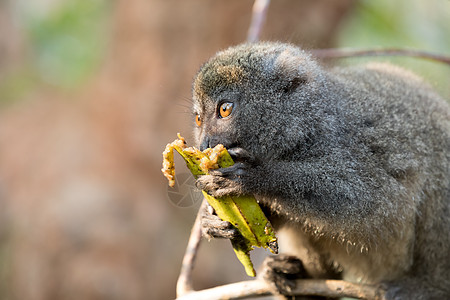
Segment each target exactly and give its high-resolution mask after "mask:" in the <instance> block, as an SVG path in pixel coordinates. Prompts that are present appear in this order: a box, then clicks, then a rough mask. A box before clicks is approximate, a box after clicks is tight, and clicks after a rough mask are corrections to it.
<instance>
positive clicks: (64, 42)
mask: <svg viewBox="0 0 450 300" xmlns="http://www.w3.org/2000/svg"><path fill="white" fill-rule="evenodd" d="M12 3H13V4H12V5H11V13H12V14H14V17H15V19H16V20H17V22H18V23H19V27H20V28H21V29H22V31H23V35H24V38H25V40H26V42H25V43H26V46H27V51H26V55H25V57H23V61H22V62H21V63H20V64H19V65H16V66H14V68H13V69H12V70H9V73H8V74H7V75H6V76H5V77H4V78H2V81H1V82H0V103H3V104H5V103H10V102H14V101H16V100H20V99H21V98H24V96H26V94H27V93H28V92H31V91H32V90H34V89H35V88H36V87H38V86H50V87H57V88H61V89H73V88H76V87H78V86H80V85H81V84H83V83H84V82H85V81H86V80H87V79H88V78H89V76H90V75H92V74H93V72H94V71H95V70H96V69H97V67H98V66H99V65H100V63H101V61H102V56H103V54H104V53H105V50H106V46H107V43H108V40H109V35H108V34H109V31H108V30H109V29H108V27H107V26H108V17H109V14H110V7H111V4H112V2H108V1H106V0H64V1H47V2H43V1H37V2H34V3H33V2H29V1H25V0H17V1H16V2H12Z"/></svg>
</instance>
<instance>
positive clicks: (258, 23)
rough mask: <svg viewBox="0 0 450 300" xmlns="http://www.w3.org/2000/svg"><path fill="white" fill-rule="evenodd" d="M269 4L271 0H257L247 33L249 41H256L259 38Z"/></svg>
mask: <svg viewBox="0 0 450 300" xmlns="http://www.w3.org/2000/svg"><path fill="white" fill-rule="evenodd" d="M269 4H270V0H255V3H254V4H253V10H252V21H251V23H250V27H249V29H248V33H247V42H250V43H255V42H257V41H258V40H259V37H260V35H261V30H262V27H263V25H264V22H265V20H266V15H267V9H268V7H269Z"/></svg>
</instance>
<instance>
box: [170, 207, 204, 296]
mask: <svg viewBox="0 0 450 300" xmlns="http://www.w3.org/2000/svg"><path fill="white" fill-rule="evenodd" d="M205 205H206V200H205V199H203V202H202V205H201V206H200V209H199V211H198V213H197V217H196V218H195V223H194V226H193V227H192V231H191V236H190V237H189V242H188V245H187V247H186V252H185V253H184V257H183V262H182V264H181V271H180V275H179V276H178V281H177V297H180V296H182V295H184V294H187V293H189V292H192V291H193V290H194V288H193V285H192V270H193V269H194V261H195V256H196V255H197V251H198V247H199V245H200V241H201V239H202V224H201V214H202V211H203V209H204V207H205Z"/></svg>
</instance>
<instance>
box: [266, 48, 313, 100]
mask: <svg viewBox="0 0 450 300" xmlns="http://www.w3.org/2000/svg"><path fill="white" fill-rule="evenodd" d="M305 62H306V58H305V57H304V56H302V55H300V53H299V52H297V51H292V50H290V49H286V50H284V51H283V52H281V54H280V55H279V56H278V57H277V58H276V59H275V62H274V72H275V78H276V80H278V81H280V82H281V88H282V90H283V92H285V93H289V92H293V91H295V90H296V89H297V88H298V87H299V86H301V85H303V84H306V83H307V82H308V80H309V78H308V73H307V70H305V65H307V64H306V63H305Z"/></svg>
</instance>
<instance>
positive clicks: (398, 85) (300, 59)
mask: <svg viewBox="0 0 450 300" xmlns="http://www.w3.org/2000/svg"><path fill="white" fill-rule="evenodd" d="M193 111H194V115H195V121H196V125H195V133H194V135H195V138H196V144H197V146H198V147H200V148H201V149H204V148H207V147H213V146H215V145H216V144H218V143H221V144H223V145H224V146H225V147H227V148H229V149H230V153H231V154H232V155H233V157H234V158H235V160H236V162H237V163H236V164H235V165H234V166H232V167H229V168H224V169H218V170H216V171H213V172H211V174H210V175H205V176H202V177H200V178H199V179H198V181H197V186H198V187H200V188H201V189H204V190H206V191H207V192H208V193H210V194H211V195H213V196H223V195H241V194H252V195H255V197H256V198H257V200H258V201H259V202H260V204H261V206H262V207H263V209H264V210H265V211H266V212H267V215H268V217H269V219H270V220H271V221H272V223H273V225H274V226H275V228H276V229H277V230H278V234H279V241H280V243H281V250H282V251H283V250H284V252H287V253H290V254H292V255H296V256H297V257H299V258H300V259H301V261H302V262H303V270H304V272H303V273H304V276H308V277H313V278H324V277H333V278H336V277H342V278H344V279H346V280H351V281H358V282H365V283H372V284H381V285H382V286H384V287H385V288H386V289H387V298H388V299H445V298H446V297H447V299H448V298H449V297H450V201H449V200H450V181H449V180H450V107H449V105H448V104H447V103H446V102H445V101H444V100H443V99H442V98H441V97H440V96H438V95H437V94H436V93H435V92H433V91H432V89H431V88H429V87H428V86H427V84H425V83H424V82H423V81H422V80H421V79H420V78H418V77H417V76H415V75H414V74H412V73H410V72H408V71H405V70H403V69H401V68H398V67H395V66H392V65H389V64H380V63H372V64H368V65H365V66H359V67H345V68H334V69H325V68H323V67H321V66H319V65H318V63H317V62H316V61H315V60H314V59H313V57H312V56H311V55H310V54H308V53H307V52H305V51H303V50H301V49H299V48H297V47H295V46H293V45H289V44H282V43H269V42H266V43H257V44H243V45H239V46H236V47H232V48H229V49H227V50H225V51H222V52H219V53H217V54H216V55H215V56H214V57H213V58H212V59H210V60H209V61H208V62H207V63H206V64H205V65H203V67H202V68H201V69H200V71H199V73H198V74H197V76H196V78H195V81H194V83H193ZM208 218H209V220H211V216H209V217H208V216H206V217H205V220H206V219H208ZM213 219H214V218H213ZM216 221H217V222H205V225H204V226H205V228H206V230H205V232H207V233H208V234H210V235H215V236H217V235H218V236H221V235H223V236H227V235H230V232H231V235H235V231H233V229H231V231H230V227H229V224H224V223H223V222H221V221H220V220H216ZM284 258H286V259H288V258H290V257H282V259H281V260H279V261H278V267H279V268H282V263H283V261H284ZM276 261H277V260H276V259H275V260H274V261H272V263H271V264H269V265H271V266H273V265H274V264H275V265H277V263H276ZM287 265H289V262H288V263H287ZM280 266H281V267H280ZM278 271H280V270H278ZM281 273H282V270H281ZM271 278H272V279H273V277H271ZM283 282H284V283H283ZM286 282H287V281H283V280H279V281H277V288H278V289H279V290H281V291H284V289H283V286H281V285H283V284H285V283H286Z"/></svg>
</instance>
